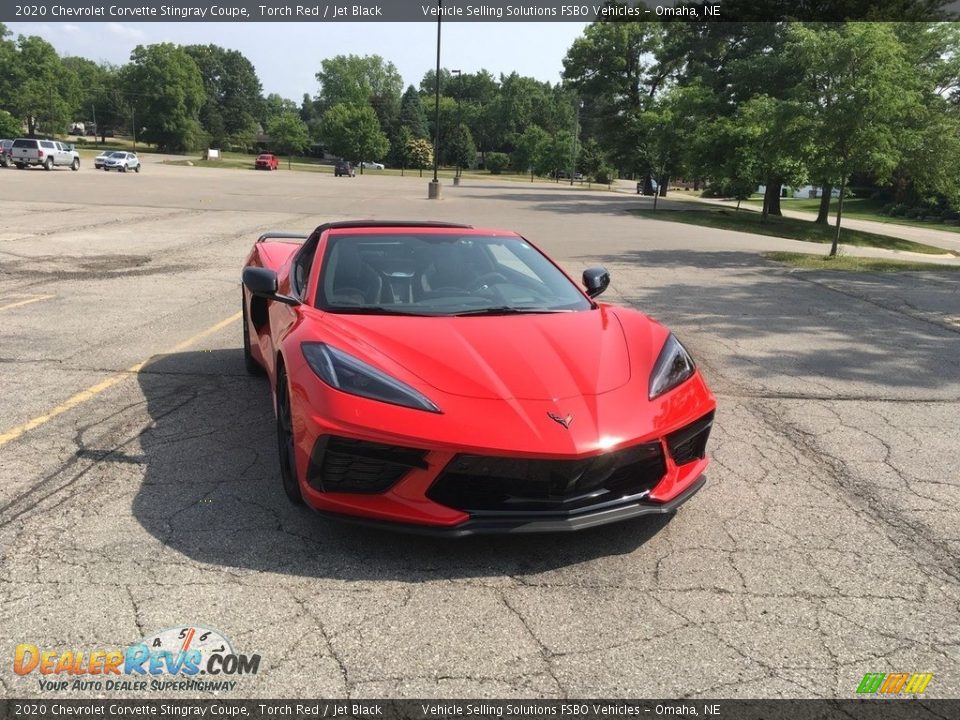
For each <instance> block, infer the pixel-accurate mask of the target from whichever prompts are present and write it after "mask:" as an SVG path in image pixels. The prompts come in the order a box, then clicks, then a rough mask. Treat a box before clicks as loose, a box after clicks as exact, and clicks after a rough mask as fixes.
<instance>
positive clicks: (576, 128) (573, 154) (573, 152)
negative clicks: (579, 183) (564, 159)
mask: <svg viewBox="0 0 960 720" xmlns="http://www.w3.org/2000/svg"><path fill="white" fill-rule="evenodd" d="M582 106H583V100H581V99H580V98H579V97H578V98H577V101H576V103H574V108H575V110H576V116H575V118H576V119H575V120H574V121H573V143H572V145H571V148H570V184H571V185H573V176H574V175H576V173H577V135H579V134H580V108H581V107H582Z"/></svg>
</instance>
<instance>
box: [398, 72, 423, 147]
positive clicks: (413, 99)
mask: <svg viewBox="0 0 960 720" xmlns="http://www.w3.org/2000/svg"><path fill="white" fill-rule="evenodd" d="M400 125H401V127H405V128H406V129H407V130H409V131H410V133H411V134H412V135H413V137H415V138H425V137H427V135H428V134H429V132H430V129H429V126H428V123H427V113H426V111H425V110H424V109H423V103H422V102H421V101H420V93H418V92H417V91H416V89H415V88H414V87H413V85H411V86H410V87H408V88H407V90H406V92H404V93H403V98H402V100H401V101H400Z"/></svg>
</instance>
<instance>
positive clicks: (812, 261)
mask: <svg viewBox="0 0 960 720" xmlns="http://www.w3.org/2000/svg"><path fill="white" fill-rule="evenodd" d="M763 256H764V257H767V258H770V259H771V260H775V261H776V262H779V263H784V264H785V265H790V266H792V267H796V268H803V269H806V270H848V271H851V272H916V271H918V270H928V271H929V270H946V271H949V272H956V271H957V270H960V265H935V264H934V263H925V262H909V261H904V260H884V259H883V258H862V257H853V256H851V255H839V256H837V257H829V256H824V255H808V254H807V253H791V252H768V253H764V254H763Z"/></svg>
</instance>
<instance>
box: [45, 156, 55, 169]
mask: <svg viewBox="0 0 960 720" xmlns="http://www.w3.org/2000/svg"><path fill="white" fill-rule="evenodd" d="M43 169H44V170H53V158H49V157H48V158H47V159H46V160H44V161H43Z"/></svg>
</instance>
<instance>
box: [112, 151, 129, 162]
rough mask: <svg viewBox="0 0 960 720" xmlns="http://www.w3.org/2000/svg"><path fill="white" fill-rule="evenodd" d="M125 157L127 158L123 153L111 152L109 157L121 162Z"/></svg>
mask: <svg viewBox="0 0 960 720" xmlns="http://www.w3.org/2000/svg"><path fill="white" fill-rule="evenodd" d="M126 156H127V154H126V153H125V152H112V153H110V157H112V158H119V159H121V160H122V159H123V158H125V157H126Z"/></svg>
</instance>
